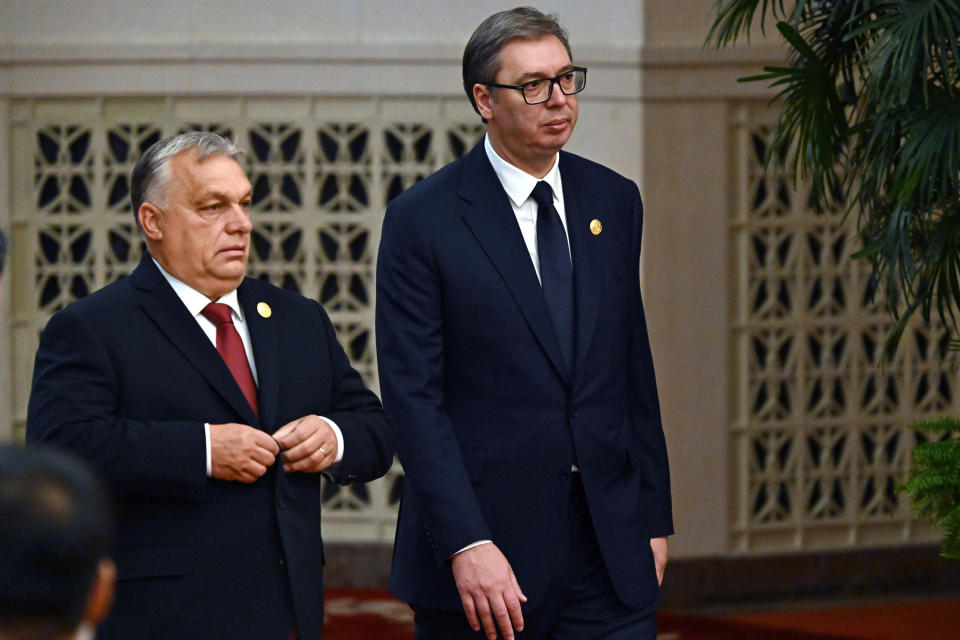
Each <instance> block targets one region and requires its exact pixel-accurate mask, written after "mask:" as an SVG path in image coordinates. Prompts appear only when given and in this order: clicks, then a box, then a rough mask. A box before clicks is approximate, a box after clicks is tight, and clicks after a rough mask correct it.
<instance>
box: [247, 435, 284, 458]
mask: <svg viewBox="0 0 960 640" xmlns="http://www.w3.org/2000/svg"><path fill="white" fill-rule="evenodd" d="M253 444H254V445H255V450H256V451H262V452H264V453H266V454H268V455H269V456H270V457H271V458H275V457H276V456H277V455H278V454H279V453H280V444H279V443H278V442H277V441H276V440H274V439H273V438H271V437H270V436H269V435H267V434H266V433H264V432H262V431H257V432H256V433H255V434H254V437H253ZM271 464H273V462H272V460H271Z"/></svg>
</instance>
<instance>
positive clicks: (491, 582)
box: [451, 543, 527, 640]
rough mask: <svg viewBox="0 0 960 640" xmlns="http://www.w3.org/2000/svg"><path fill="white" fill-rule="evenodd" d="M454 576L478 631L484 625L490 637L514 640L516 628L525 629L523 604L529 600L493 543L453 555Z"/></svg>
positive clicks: (466, 608) (468, 617) (469, 616)
mask: <svg viewBox="0 0 960 640" xmlns="http://www.w3.org/2000/svg"><path fill="white" fill-rule="evenodd" d="M451 563H452V565H453V578H454V580H456V582H457V590H458V591H459V592H460V600H461V602H463V611H464V613H466V614H467V622H469V623H470V627H471V628H472V629H473V630H474V631H479V630H480V628H481V627H482V628H483V632H484V633H485V634H486V635H487V638H489V639H490V640H494V639H495V638H496V637H497V627H500V633H502V634H503V638H504V640H513V630H514V629H516V630H517V631H523V612H522V611H521V609H520V604H521V603H523V602H526V601H527V596H525V595H523V592H522V591H521V590H520V585H519V584H518V583H517V578H516V576H514V575H513V569H511V568H510V563H509V562H507V558H506V557H505V556H504V555H503V554H502V553H501V552H500V549H498V548H497V547H496V545H494V544H493V543H486V544H481V545H479V546H476V547H472V548H470V549H467V550H466V551H461V552H460V553H458V554H457V555H455V556H453V559H452V560H451Z"/></svg>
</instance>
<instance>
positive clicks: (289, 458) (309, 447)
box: [283, 433, 337, 463]
mask: <svg viewBox="0 0 960 640" xmlns="http://www.w3.org/2000/svg"><path fill="white" fill-rule="evenodd" d="M336 448H337V443H336V441H335V440H334V441H330V440H327V439H326V438H324V437H322V436H321V435H320V434H319V433H317V434H314V435H313V436H311V437H309V438H307V439H306V440H304V441H303V442H301V443H300V444H298V445H296V446H295V447H292V448H290V449H288V450H286V451H284V452H283V460H284V462H291V463H293V462H298V461H300V460H304V459H306V458H309V457H312V456H315V455H316V454H319V457H320V458H323V457H326V456H328V455H332V454H333V452H334V451H335V450H336ZM314 459H315V460H316V459H317V458H314Z"/></svg>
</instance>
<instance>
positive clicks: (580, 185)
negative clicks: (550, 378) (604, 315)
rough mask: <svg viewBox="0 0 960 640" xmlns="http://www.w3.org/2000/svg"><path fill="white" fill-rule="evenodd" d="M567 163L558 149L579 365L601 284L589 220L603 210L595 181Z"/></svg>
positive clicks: (593, 323) (593, 321)
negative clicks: (571, 270)
mask: <svg viewBox="0 0 960 640" xmlns="http://www.w3.org/2000/svg"><path fill="white" fill-rule="evenodd" d="M571 164H572V159H571V157H570V156H569V154H566V153H564V152H561V158H560V176H561V179H562V181H563V203H564V208H565V209H566V217H567V233H568V234H569V236H570V254H571V256H572V257H573V289H574V305H575V306H576V310H577V311H576V319H575V322H576V354H577V355H576V359H575V361H574V364H575V366H579V364H580V363H582V362H584V358H585V357H586V355H587V353H589V349H590V341H591V340H592V338H593V331H594V327H595V326H596V323H597V314H598V313H599V310H600V289H601V285H602V284H603V282H602V276H603V274H602V269H601V267H600V265H599V263H598V260H599V254H598V252H597V251H596V250H594V249H593V247H592V241H594V236H593V234H592V233H591V232H590V221H591V220H592V219H594V218H596V219H599V220H600V221H601V222H603V217H604V216H603V211H602V210H599V209H598V207H600V206H601V203H602V199H601V198H600V197H598V196H597V195H596V194H595V191H596V187H595V185H592V184H588V183H587V181H585V180H583V179H582V176H581V175H580V174H579V173H578V172H576V171H573V170H572V169H571V167H570V165H571Z"/></svg>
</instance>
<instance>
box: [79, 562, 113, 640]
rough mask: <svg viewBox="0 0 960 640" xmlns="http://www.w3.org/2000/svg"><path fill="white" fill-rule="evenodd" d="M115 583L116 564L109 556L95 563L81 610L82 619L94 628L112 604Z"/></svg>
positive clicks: (101, 620)
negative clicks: (84, 609) (94, 569)
mask: <svg viewBox="0 0 960 640" xmlns="http://www.w3.org/2000/svg"><path fill="white" fill-rule="evenodd" d="M116 585H117V565H115V564H114V563H113V560H111V559H110V558H103V559H102V560H100V562H99V563H98V564H97V573H96V576H95V577H94V579H93V585H92V586H91V588H90V595H89V596H88V597H87V608H86V611H84V612H83V621H84V622H85V623H86V624H88V625H90V626H91V627H93V628H96V627H97V625H99V624H100V623H101V622H103V621H104V619H105V618H106V617H107V614H108V613H110V607H112V606H113V592H114V588H115V587H116Z"/></svg>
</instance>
